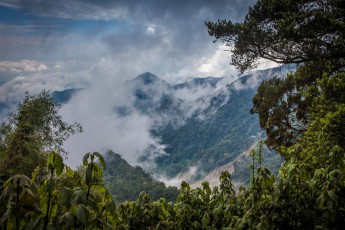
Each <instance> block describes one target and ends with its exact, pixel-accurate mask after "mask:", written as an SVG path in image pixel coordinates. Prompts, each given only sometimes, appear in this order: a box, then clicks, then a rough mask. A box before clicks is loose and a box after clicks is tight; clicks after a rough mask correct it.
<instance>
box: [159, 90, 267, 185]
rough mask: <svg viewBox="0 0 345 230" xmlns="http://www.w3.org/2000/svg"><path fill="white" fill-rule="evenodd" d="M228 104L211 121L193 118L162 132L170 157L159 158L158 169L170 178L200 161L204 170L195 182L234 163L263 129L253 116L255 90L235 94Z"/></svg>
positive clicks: (237, 91)
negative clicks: (251, 112)
mask: <svg viewBox="0 0 345 230" xmlns="http://www.w3.org/2000/svg"><path fill="white" fill-rule="evenodd" d="M229 94H230V99H229V100H228V102H227V103H226V104H225V105H223V106H222V107H220V108H219V109H218V110H217V112H216V113H215V114H213V115H212V116H210V117H209V118H208V119H204V120H200V119H198V118H195V117H192V118H190V119H189V120H187V121H186V122H185V124H184V125H183V126H181V127H179V128H174V127H170V126H168V127H166V128H164V129H162V130H160V131H159V132H158V136H160V137H161V139H162V143H164V144H167V148H166V149H165V151H166V152H167V153H168V154H169V155H168V156H167V155H163V156H161V157H158V158H157V159H156V163H157V166H158V170H161V171H163V172H164V173H166V174H167V175H168V176H175V175H176V174H178V173H180V172H183V171H186V170H188V169H189V167H191V166H193V164H195V162H199V165H198V166H199V168H200V169H202V170H201V171H199V172H197V175H195V178H194V179H199V178H200V177H202V176H205V174H206V173H209V172H210V171H212V170H213V169H215V168H217V167H219V166H222V165H224V164H226V163H229V162H231V161H232V160H233V159H235V158H236V157H237V156H238V155H239V154H241V153H242V152H243V151H245V150H247V149H248V148H249V147H250V146H251V145H252V144H253V142H254V141H255V139H253V137H252V136H256V135H257V134H258V133H259V132H260V131H261V130H260V127H259V126H258V125H257V123H258V117H257V116H252V115H250V114H249V112H248V111H249V110H250V108H251V104H250V103H248V102H250V100H251V98H252V97H253V96H254V95H255V90H254V89H252V88H247V89H243V90H233V91H231V93H229Z"/></svg>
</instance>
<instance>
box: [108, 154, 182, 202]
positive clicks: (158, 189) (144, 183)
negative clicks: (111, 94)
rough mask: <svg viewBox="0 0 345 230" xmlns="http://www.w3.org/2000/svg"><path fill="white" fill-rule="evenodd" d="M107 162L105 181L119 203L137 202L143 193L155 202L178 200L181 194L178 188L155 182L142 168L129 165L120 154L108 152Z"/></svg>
mask: <svg viewBox="0 0 345 230" xmlns="http://www.w3.org/2000/svg"><path fill="white" fill-rule="evenodd" d="M105 160H106V162H107V166H106V170H105V172H104V180H105V183H106V185H107V187H108V188H109V191H110V192H111V194H112V195H113V196H114V197H115V199H116V200H117V201H119V202H121V201H126V200H136V199H137V198H138V196H139V194H140V193H141V192H142V191H145V192H146V193H147V194H149V196H150V197H151V199H153V200H158V199H159V198H161V197H163V198H165V199H166V200H167V201H175V200H176V197H177V195H178V193H179V190H178V189H177V188H176V187H171V186H169V187H166V186H165V185H164V183H162V182H158V181H155V180H154V179H153V178H152V177H151V176H150V174H148V173H146V172H145V171H144V170H143V169H142V168H141V167H139V166H135V167H133V166H131V165H129V164H128V163H127V162H126V161H125V160H124V159H122V157H121V155H120V154H117V153H114V152H112V151H108V152H107V153H106V154H105Z"/></svg>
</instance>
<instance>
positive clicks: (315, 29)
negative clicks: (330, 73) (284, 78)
mask: <svg viewBox="0 0 345 230" xmlns="http://www.w3.org/2000/svg"><path fill="white" fill-rule="evenodd" d="M206 25H207V27H208V32H209V34H210V35H211V36H214V37H215V38H216V39H221V40H222V41H224V42H225V43H226V44H227V45H229V46H230V47H232V48H233V49H232V52H233V55H232V64H233V65H235V66H237V68H238V69H239V70H240V71H241V72H243V71H245V70H248V69H250V68H252V67H254V66H255V65H256V64H257V61H258V59H259V58H265V59H269V60H272V61H275V62H278V63H283V64H287V63H304V62H307V61H320V60H328V61H331V62H333V64H334V66H335V68H341V67H344V65H345V62H344V58H345V43H344V39H345V34H344V31H345V2H344V1H342V0H321V1H320V0H302V1H295V0H259V1H258V2H257V3H256V4H255V5H254V6H253V7H250V8H249V12H248V14H247V16H246V18H245V20H244V22H242V23H233V22H232V21H229V20H222V21H220V20H218V22H216V23H214V22H207V23H206Z"/></svg>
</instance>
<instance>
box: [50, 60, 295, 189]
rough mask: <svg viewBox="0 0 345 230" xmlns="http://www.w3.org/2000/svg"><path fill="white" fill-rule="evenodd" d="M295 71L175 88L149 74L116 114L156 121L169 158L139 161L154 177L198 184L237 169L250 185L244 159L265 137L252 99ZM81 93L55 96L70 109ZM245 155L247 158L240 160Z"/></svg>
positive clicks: (147, 152)
mask: <svg viewBox="0 0 345 230" xmlns="http://www.w3.org/2000/svg"><path fill="white" fill-rule="evenodd" d="M290 70H291V68H287V67H286V66H283V67H279V68H274V69H268V70H262V71H256V72H253V73H251V74H248V75H246V76H242V77H240V78H239V79H237V80H236V81H233V82H230V83H229V84H224V79H223V78H215V77H208V78H195V79H192V80H189V81H186V82H184V83H180V84H175V85H174V84H169V83H167V82H166V81H164V80H162V79H160V78H159V77H158V76H156V75H154V74H152V73H149V72H146V73H143V74H141V75H139V76H137V77H135V78H133V79H132V80H129V81H127V82H125V83H124V85H123V87H125V89H126V91H127V92H130V94H131V95H132V97H133V100H132V102H131V103H132V104H131V105H121V106H115V109H114V113H117V115H118V116H128V115H130V114H131V113H132V112H133V110H135V111H136V112H138V113H141V114H144V115H146V116H148V117H150V118H151V119H152V120H153V121H154V122H152V123H153V124H154V125H153V126H152V127H151V134H152V136H153V137H155V138H157V139H159V140H160V144H161V145H163V146H166V148H165V154H156V152H155V151H156V149H155V148H154V146H149V147H148V148H147V149H142V150H141V156H140V157H139V159H138V160H139V161H140V162H141V163H143V165H145V163H146V162H147V161H152V159H153V162H150V163H151V165H152V163H153V164H154V165H155V167H154V168H153V169H152V168H151V169H146V170H149V172H150V173H152V174H158V175H164V176H165V177H167V178H174V177H179V175H181V174H184V173H186V172H189V171H190V169H191V168H192V169H193V175H191V176H190V177H188V180H189V181H190V182H193V181H198V180H200V179H203V178H205V177H206V176H207V175H209V174H210V173H212V172H213V171H214V170H217V169H219V168H221V167H224V166H226V165H228V164H232V165H233V166H234V172H233V174H234V175H237V176H236V178H237V179H238V181H240V182H241V183H247V182H248V177H245V178H244V177H241V175H239V172H241V173H243V174H245V170H244V169H245V168H246V167H245V165H244V164H246V163H247V162H248V160H247V159H246V158H245V156H246V155H245V154H244V155H243V153H244V152H246V151H248V150H249V149H250V147H251V146H252V145H253V144H254V143H255V142H257V140H258V139H260V138H264V137H265V134H264V132H263V131H262V129H261V128H260V127H259V124H258V117H257V115H255V114H254V115H251V114H250V113H249V110H250V108H251V106H252V102H251V101H252V98H253V96H254V95H255V93H256V90H257V87H258V85H259V83H260V82H261V81H262V80H263V79H267V78H270V77H271V76H272V75H274V74H276V73H280V74H281V75H282V76H283V75H284V74H283V73H284V72H287V71H290ZM75 92H76V91H75V90H73V89H71V90H68V91H63V92H55V93H53V97H54V100H57V101H60V102H63V103H66V102H68V100H69V99H70V98H71V97H73V95H74V93H75ZM124 154H125V153H124ZM241 154H242V155H243V156H244V157H242V158H239V156H242V155H241ZM152 156H153V157H152ZM266 156H267V157H268V158H269V159H272V160H268V161H267V162H268V163H269V164H271V165H268V166H269V167H271V168H272V169H277V168H278V167H279V165H280V163H281V161H282V160H281V159H280V158H279V157H278V156H277V155H275V154H272V153H269V154H266ZM238 159H241V160H240V161H237V163H236V164H234V163H235V162H236V160H238Z"/></svg>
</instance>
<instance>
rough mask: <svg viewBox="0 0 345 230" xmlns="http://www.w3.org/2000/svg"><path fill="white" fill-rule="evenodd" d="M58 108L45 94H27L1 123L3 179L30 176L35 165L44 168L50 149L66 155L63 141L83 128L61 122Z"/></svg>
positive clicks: (0, 164) (0, 161)
mask: <svg viewBox="0 0 345 230" xmlns="http://www.w3.org/2000/svg"><path fill="white" fill-rule="evenodd" d="M58 108H59V106H58V105H55V104H54V103H53V100H52V98H51V96H50V94H49V92H47V91H43V92H41V93H40V94H38V95H35V96H31V95H29V94H27V95H26V97H25V99H24V100H23V102H21V103H19V105H18V107H17V111H16V112H15V113H14V114H13V115H12V116H11V117H10V118H9V119H8V120H7V121H5V122H4V123H3V124H2V127H1V134H0V146H1V147H0V155H1V159H0V168H1V169H2V173H3V174H7V175H3V176H6V177H8V176H10V175H14V174H18V173H21V174H25V175H27V176H30V175H31V172H32V171H33V170H34V169H35V168H36V167H37V166H38V165H41V166H44V165H45V161H46V159H47V153H49V152H50V151H53V150H54V151H56V152H58V153H59V154H61V155H63V156H66V154H67V153H66V151H65V150H64V149H63V148H62V144H63V142H64V141H65V140H66V139H67V138H68V137H69V136H70V135H72V134H75V133H77V132H81V131H82V128H81V126H80V124H78V123H74V124H67V123H66V122H64V121H62V119H61V116H60V115H59V114H58Z"/></svg>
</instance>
